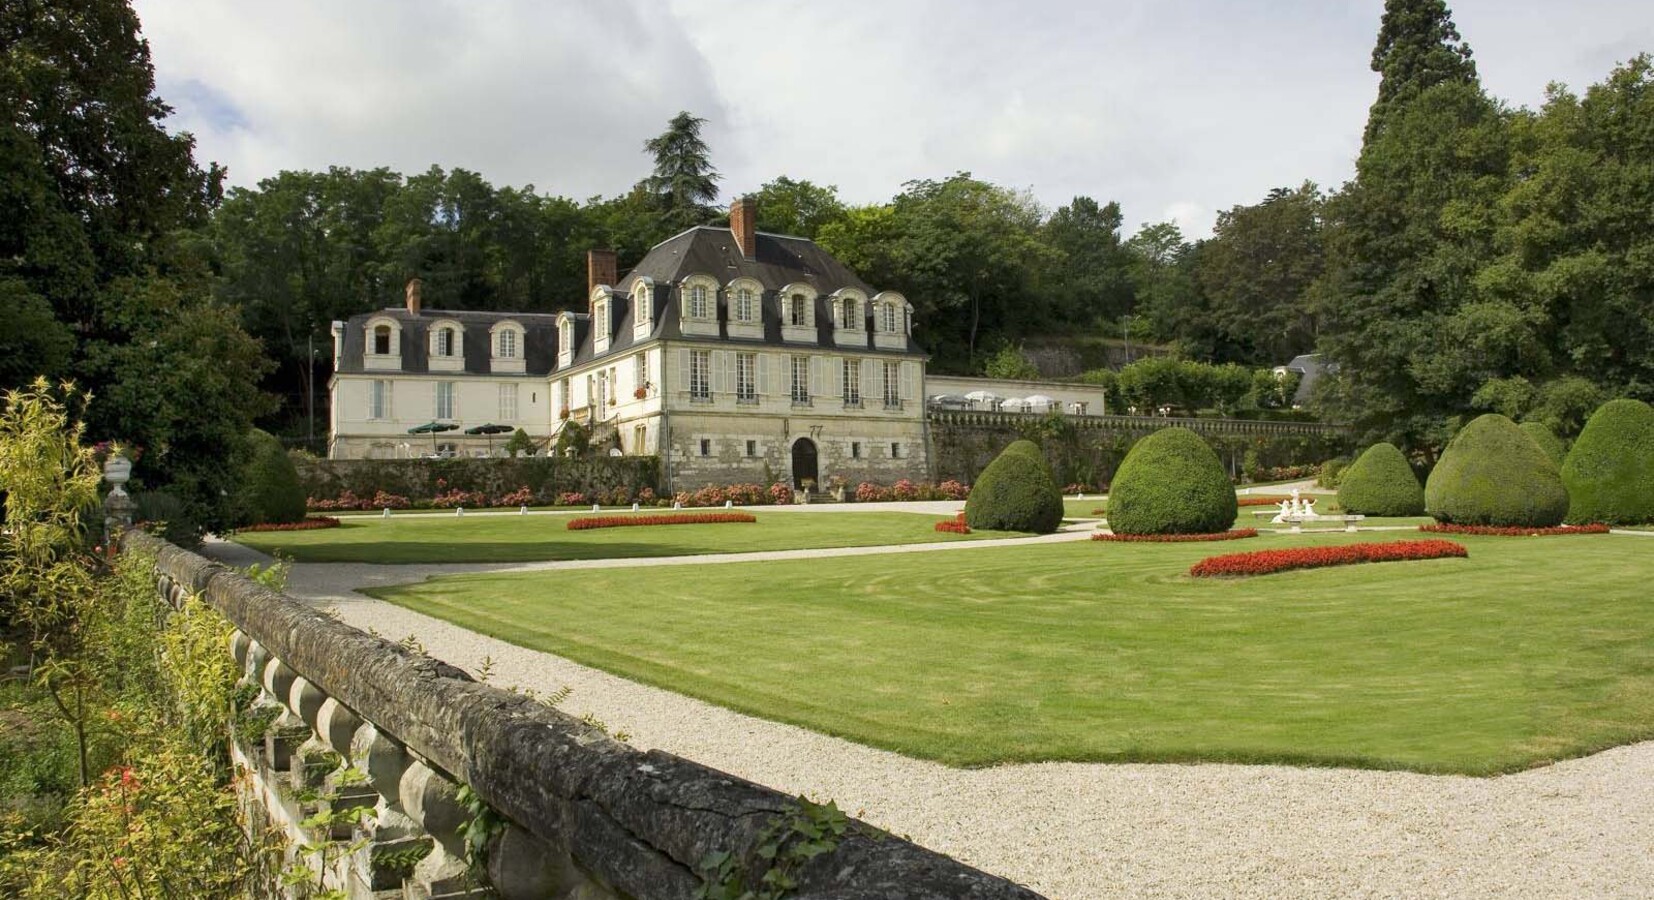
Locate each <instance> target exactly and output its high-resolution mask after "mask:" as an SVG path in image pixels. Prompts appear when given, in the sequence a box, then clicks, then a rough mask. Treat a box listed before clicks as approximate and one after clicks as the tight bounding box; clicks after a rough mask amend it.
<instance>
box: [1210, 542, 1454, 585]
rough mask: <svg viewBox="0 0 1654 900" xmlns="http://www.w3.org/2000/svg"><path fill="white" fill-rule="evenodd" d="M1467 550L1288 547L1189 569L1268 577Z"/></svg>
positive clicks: (1450, 546)
mask: <svg viewBox="0 0 1654 900" xmlns="http://www.w3.org/2000/svg"><path fill="white" fill-rule="evenodd" d="M1468 556H1470V551H1469V550H1466V549H1465V546H1464V545H1463V544H1455V543H1453V542H1452V541H1443V540H1426V541H1389V542H1387V543H1365V544H1342V545H1334V546H1329V547H1290V548H1287V549H1283V550H1256V551H1253V552H1251V553H1229V554H1225V555H1223V556H1208V557H1206V558H1205V559H1203V560H1201V561H1200V562H1197V563H1195V564H1194V565H1193V566H1190V567H1189V574H1190V575H1192V576H1194V577H1195V578H1228V577H1237V576H1247V575H1270V574H1273V573H1275V572H1285V571H1288V570H1292V569H1320V568H1325V567H1328V566H1348V565H1356V564H1359V563H1375V562H1401V561H1404V560H1414V559H1449V558H1465V557H1468Z"/></svg>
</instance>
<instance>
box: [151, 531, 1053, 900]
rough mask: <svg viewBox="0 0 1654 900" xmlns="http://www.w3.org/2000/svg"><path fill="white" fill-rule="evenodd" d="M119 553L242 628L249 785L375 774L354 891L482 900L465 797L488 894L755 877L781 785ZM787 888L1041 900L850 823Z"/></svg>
mask: <svg viewBox="0 0 1654 900" xmlns="http://www.w3.org/2000/svg"><path fill="white" fill-rule="evenodd" d="M122 546H123V550H124V551H126V552H140V553H146V554H154V555H155V556H156V559H157V568H158V570H159V571H158V583H157V587H158V589H159V590H160V592H161V594H162V596H163V597H165V598H167V599H168V600H169V601H171V602H172V603H173V604H174V605H175V606H178V605H181V603H182V600H183V598H184V597H185V596H187V595H189V594H191V593H196V594H199V595H201V596H202V597H203V598H204V599H205V601H206V602H207V603H208V604H209V605H211V606H212V607H213V608H214V609H216V610H218V611H219V612H221V613H222V614H223V615H224V616H225V617H227V618H228V619H229V620H230V622H232V623H233V624H234V625H235V627H236V629H237V631H236V633H235V635H234V638H233V642H232V643H233V646H232V648H231V650H232V651H233V652H234V653H235V655H236V658H237V659H238V660H239V661H241V662H242V664H243V666H244V667H245V670H246V673H247V677H248V678H249V679H252V680H254V681H256V682H257V683H259V684H261V685H262V686H263V689H264V691H265V696H266V698H267V700H268V702H271V703H273V704H279V705H280V709H281V712H282V718H281V719H279V720H278V721H277V722H276V723H275V724H274V725H273V726H272V727H271V729H270V730H269V732H268V733H267V734H266V735H265V737H264V744H263V746H261V747H257V748H245V747H240V748H238V754H240V755H242V756H245V757H247V763H250V764H251V765H250V768H251V769H252V770H253V772H254V776H255V779H254V780H255V781H257V782H258V783H257V784H255V785H254V787H253V788H252V792H253V793H255V794H256V795H259V796H262V797H264V798H265V801H264V802H265V803H266V805H271V804H275V805H281V804H284V803H286V801H285V800H283V799H282V798H283V797H287V796H289V795H290V794H291V792H290V791H287V790H284V789H283V787H282V785H283V784H286V783H294V784H296V783H302V782H306V781H312V782H313V781H316V780H321V781H326V780H327V779H328V778H330V777H332V776H329V775H328V774H327V773H326V772H325V771H321V772H317V771H312V768H313V764H315V763H317V761H320V765H319V768H321V769H324V770H325V769H326V768H327V767H329V766H344V767H355V768H357V769H359V770H360V771H362V772H364V773H365V774H366V777H367V783H368V785H370V786H371V790H366V789H363V788H360V786H359V787H358V791H359V794H358V796H356V797H354V798H352V799H350V800H349V801H348V802H350V803H353V804H357V805H360V806H361V807H362V808H363V809H368V808H371V809H372V810H373V813H372V816H371V817H370V820H369V822H368V823H367V824H366V825H364V826H361V827H360V829H359V831H358V833H357V834H356V835H355V836H356V837H357V838H358V839H359V840H358V843H359V845H360V846H361V848H362V849H361V850H359V851H358V853H357V854H356V858H355V860H354V861H353V862H350V864H348V865H343V866H341V871H340V872H339V873H338V875H337V879H338V881H337V882H335V886H338V887H340V888H341V889H343V890H346V891H347V892H348V893H349V894H350V895H351V896H389V895H390V894H380V893H375V892H380V891H398V890H400V891H404V892H411V893H408V896H456V897H457V896H471V895H474V894H476V892H475V890H474V889H473V888H472V887H469V886H467V883H466V882H465V880H464V879H463V878H462V877H461V875H462V871H463V867H462V866H460V865H459V863H458V860H459V859H460V858H461V857H463V855H464V841H463V840H462V839H461V838H460V836H459V829H460V826H461V823H463V822H466V821H468V818H469V815H470V814H469V813H468V812H467V810H466V809H465V808H464V806H463V805H462V804H461V803H460V802H459V801H458V797H457V794H458V792H459V789H460V786H461V785H468V786H469V787H470V789H471V790H472V791H474V792H475V794H476V796H477V797H479V798H480V799H481V800H482V801H483V802H485V803H487V804H488V806H489V807H491V808H492V809H493V810H495V811H496V812H498V813H499V814H500V815H502V816H503V817H504V818H505V820H506V825H505V827H504V829H503V830H502V831H500V832H499V833H498V834H497V835H496V836H495V837H494V839H493V840H492V842H491V850H490V853H489V855H488V860H489V864H488V872H489V875H490V878H491V881H492V883H493V887H494V888H495V889H496V890H497V891H498V895H499V896H502V897H506V898H519V897H521V898H527V897H557V898H580V900H597V898H605V897H627V898H635V900H655V898H662V900H664V898H674V900H676V898H689V897H692V896H694V895H695V893H696V892H697V890H698V889H699V888H700V886H701V884H702V878H701V877H700V873H699V871H698V869H699V867H700V865H701V863H702V862H703V861H704V860H705V859H706V858H707V856H708V855H709V854H712V853H718V852H727V853H730V854H732V855H733V858H734V859H735V860H736V861H737V862H736V867H737V868H738V869H743V870H746V871H753V870H755V869H761V864H760V857H759V846H758V845H759V839H760V835H761V833H762V832H764V830H765V829H766V827H768V826H769V825H770V824H771V823H773V822H775V821H777V819H778V817H781V816H784V815H786V814H787V813H788V812H789V811H790V810H791V801H790V800H789V798H787V797H785V796H783V795H782V794H780V793H778V792H776V791H773V790H770V789H769V788H766V787H762V786H760V785H757V784H753V783H751V782H748V781H744V780H742V779H740V778H737V777H735V776H733V775H729V774H727V773H724V772H720V771H717V770H714V769H710V768H707V767H705V766H701V765H698V764H696V763H694V762H691V761H689V760H686V759H682V758H680V757H677V756H674V755H672V754H670V753H664V752H661V751H658V750H657V751H647V752H644V751H639V750H637V749H635V748H633V747H630V746H627V745H626V744H623V743H620V742H618V741H615V740H613V739H611V738H610V737H608V736H607V735H606V734H604V733H603V732H601V731H600V730H598V729H596V728H593V727H590V726H588V725H585V724H583V723H581V722H580V721H578V720H576V719H574V718H572V717H570V716H568V715H565V714H563V713H561V712H558V711H557V710H555V709H553V708H550V707H548V706H546V705H544V704H542V703H539V702H537V701H535V700H532V699H530V698H527V697H524V696H520V695H517V694H513V693H510V692H507V691H504V690H501V689H499V688H494V687H490V686H488V685H484V684H480V683H478V682H476V681H474V680H472V679H471V678H470V677H469V676H468V675H467V674H466V673H465V672H463V671H461V670H459V669H456V668H454V667H453V666H450V665H448V664H446V663H443V662H441V661H439V660H435V659H431V658H429V657H426V656H424V655H421V654H418V653H415V652H412V651H410V650H408V649H406V648H404V647H401V646H398V645H397V644H393V643H391V642H389V641H386V640H383V639H381V638H378V637H374V636H370V635H368V634H366V633H364V632H362V631H359V630H357V629H355V628H351V627H349V626H347V625H344V624H342V623H340V622H337V621H335V620H333V619H331V618H329V617H328V616H326V615H323V614H322V613H320V612H318V611H316V610H314V609H312V608H310V607H308V606H306V605H304V604H302V603H299V602H298V601H296V600H293V599H292V598H289V597H287V596H285V595H283V594H279V593H275V592H273V591H270V590H268V589H266V588H264V587H262V586H260V585H258V584H256V583H254V582H252V581H250V580H248V579H247V578H245V577H243V576H241V575H240V574H238V573H236V572H233V571H231V570H229V569H227V568H225V567H223V566H220V565H218V564H216V563H212V562H210V561H208V560H206V559H204V558H202V557H200V556H198V555H196V554H194V553H190V552H188V551H185V550H182V549H179V548H178V547H175V546H173V545H171V544H168V543H165V542H164V541H161V540H159V539H158V538H154V537H151V536H149V535H145V534H142V533H140V532H128V533H127V535H126V536H125V537H124V538H123V541H122ZM299 740H305V741H307V742H308V744H309V745H311V747H312V749H313V750H315V751H316V752H307V751H306V750H305V749H304V748H303V747H302V746H299V745H297V744H296V743H295V742H296V741H299ZM325 749H331V750H333V751H336V752H337V753H338V754H339V756H338V757H332V756H331V754H328V753H326V752H325ZM341 760H342V761H341ZM244 764H246V763H244ZM346 783H348V782H346ZM335 802H338V801H335ZM301 811H302V810H301ZM852 821H853V820H852ZM334 837H340V836H339V835H334ZM343 837H345V838H349V837H351V835H345V836H343ZM419 840H423V841H427V842H431V843H432V846H433V849H432V851H431V854H430V855H428V856H427V857H426V858H425V859H423V860H422V861H420V862H419V864H418V866H416V867H415V868H414V870H413V872H412V873H411V874H408V875H403V874H395V875H394V877H395V879H398V880H405V882H406V883H400V884H397V883H390V880H389V879H390V878H391V876H389V875H387V873H386V871H385V870H384V868H383V867H378V866H375V864H374V859H375V858H376V857H375V854H376V853H379V852H380V851H381V850H382V849H383V850H386V851H387V852H388V849H394V848H399V847H407V846H409V842H410V841H419ZM796 877H797V879H798V888H797V889H796V890H795V891H792V892H789V893H788V894H787V896H788V897H790V898H799V900H807V898H818V900H827V898H833V900H861V898H865V900H873V898H881V900H887V898H913V900H941V898H954V897H959V898H976V900H1032V898H1036V897H1037V896H1038V895H1036V894H1034V893H1032V892H1030V891H1028V890H1026V889H1024V888H1020V887H1017V886H1016V885H1013V884H1011V883H1010V882H1007V881H1005V880H1003V879H1000V878H996V877H994V876H990V875H986V874H984V873H982V872H978V871H976V870H974V869H971V868H968V867H966V866H964V865H962V864H960V863H958V862H955V861H954V860H952V859H949V858H947V857H945V856H941V855H939V854H937V853H934V852H932V851H929V850H926V849H924V848H922V847H919V846H916V845H914V844H912V843H910V842H908V841H905V840H901V839H899V838H895V837H892V836H889V835H886V834H883V833H880V832H877V831H876V830H874V829H872V828H870V827H867V826H864V825H861V824H860V823H853V825H852V827H851V829H850V830H849V831H848V832H847V833H846V835H845V836H844V838H843V839H842V840H841V841H840V842H839V843H838V844H837V846H836V847H835V848H834V849H832V850H831V851H829V852H826V853H823V854H821V855H819V856H816V857H814V858H813V859H811V860H810V861H808V862H807V863H804V864H803V865H802V867H801V868H800V869H799V870H798V872H797V875H796ZM401 895H402V894H400V893H399V894H395V896H401Z"/></svg>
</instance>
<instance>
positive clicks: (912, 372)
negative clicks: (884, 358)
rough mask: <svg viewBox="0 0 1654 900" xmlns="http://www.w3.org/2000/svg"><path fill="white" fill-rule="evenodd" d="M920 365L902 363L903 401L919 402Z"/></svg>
mask: <svg viewBox="0 0 1654 900" xmlns="http://www.w3.org/2000/svg"><path fill="white" fill-rule="evenodd" d="M918 388H919V364H918V363H911V362H905V363H902V399H904V400H910V401H912V402H914V403H917V402H919V392H918Z"/></svg>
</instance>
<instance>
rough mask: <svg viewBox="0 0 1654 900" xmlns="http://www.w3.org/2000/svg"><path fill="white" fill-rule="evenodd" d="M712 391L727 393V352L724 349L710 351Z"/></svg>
mask: <svg viewBox="0 0 1654 900" xmlns="http://www.w3.org/2000/svg"><path fill="white" fill-rule="evenodd" d="M712 392H713V393H714V394H727V393H729V352H728V351H726V350H714V351H712Z"/></svg>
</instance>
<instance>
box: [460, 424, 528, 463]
mask: <svg viewBox="0 0 1654 900" xmlns="http://www.w3.org/2000/svg"><path fill="white" fill-rule="evenodd" d="M515 430H516V429H514V428H512V427H511V426H510V425H477V426H475V427H473V428H467V429H465V433H466V434H483V435H487V436H488V455H489V456H493V455H494V435H496V434H504V433H506V432H507V431H515Z"/></svg>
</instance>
